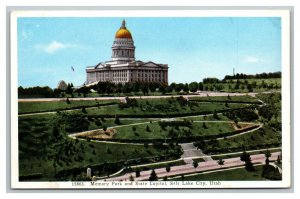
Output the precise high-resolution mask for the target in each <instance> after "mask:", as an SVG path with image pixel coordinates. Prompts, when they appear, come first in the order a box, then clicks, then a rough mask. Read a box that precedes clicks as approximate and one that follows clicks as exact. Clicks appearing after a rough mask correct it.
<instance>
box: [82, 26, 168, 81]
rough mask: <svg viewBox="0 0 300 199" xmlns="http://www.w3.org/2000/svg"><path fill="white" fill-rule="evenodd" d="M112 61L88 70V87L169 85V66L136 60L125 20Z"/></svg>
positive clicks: (115, 42) (113, 47)
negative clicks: (98, 84) (144, 84)
mask: <svg viewBox="0 0 300 199" xmlns="http://www.w3.org/2000/svg"><path fill="white" fill-rule="evenodd" d="M111 58H112V59H111V60H110V61H106V62H101V63H99V64H97V65H96V66H89V67H87V68H86V74H87V80H86V83H85V84H86V85H91V84H95V83H97V82H99V81H100V82H112V83H126V82H155V83H164V84H168V68H169V67H168V65H167V64H157V63H154V62H152V61H148V62H143V61H138V60H135V46H134V42H133V39H132V35H131V33H130V31H129V30H128V29H127V28H126V24H125V20H123V22H122V26H121V27H120V29H119V30H118V31H117V32H116V35H115V40H114V43H113V45H112V57H111Z"/></svg>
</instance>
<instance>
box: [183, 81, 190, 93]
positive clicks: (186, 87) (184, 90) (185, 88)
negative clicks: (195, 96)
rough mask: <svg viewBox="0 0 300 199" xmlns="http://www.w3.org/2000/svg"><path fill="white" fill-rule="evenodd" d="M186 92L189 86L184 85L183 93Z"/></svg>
mask: <svg viewBox="0 0 300 199" xmlns="http://www.w3.org/2000/svg"><path fill="white" fill-rule="evenodd" d="M188 91H189V85H188V84H187V83H185V84H184V86H183V92H188Z"/></svg>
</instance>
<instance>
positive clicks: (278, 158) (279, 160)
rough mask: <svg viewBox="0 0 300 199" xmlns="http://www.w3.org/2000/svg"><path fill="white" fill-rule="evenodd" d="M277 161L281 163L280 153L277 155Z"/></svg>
mask: <svg viewBox="0 0 300 199" xmlns="http://www.w3.org/2000/svg"><path fill="white" fill-rule="evenodd" d="M277 163H278V164H281V158H280V155H278V156H277Z"/></svg>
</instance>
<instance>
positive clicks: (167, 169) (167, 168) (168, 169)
mask: <svg viewBox="0 0 300 199" xmlns="http://www.w3.org/2000/svg"><path fill="white" fill-rule="evenodd" d="M166 171H167V172H170V171H171V165H170V164H168V165H167V167H166Z"/></svg>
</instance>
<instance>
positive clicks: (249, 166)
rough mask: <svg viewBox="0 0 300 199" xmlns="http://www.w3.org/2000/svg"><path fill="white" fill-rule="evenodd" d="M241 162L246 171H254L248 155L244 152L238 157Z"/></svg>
mask: <svg viewBox="0 0 300 199" xmlns="http://www.w3.org/2000/svg"><path fill="white" fill-rule="evenodd" d="M240 159H241V161H243V162H245V168H246V170H247V171H255V169H254V167H253V164H252V160H251V157H250V154H249V153H247V152H246V151H244V152H243V153H242V155H241V156H240Z"/></svg>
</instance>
